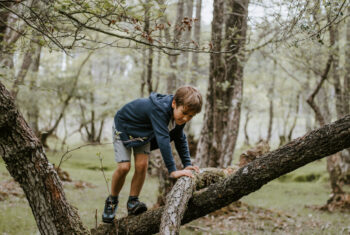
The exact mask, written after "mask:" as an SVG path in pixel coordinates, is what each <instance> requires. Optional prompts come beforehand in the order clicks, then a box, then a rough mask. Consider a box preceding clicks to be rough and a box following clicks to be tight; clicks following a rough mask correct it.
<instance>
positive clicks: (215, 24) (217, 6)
mask: <svg viewBox="0 0 350 235" xmlns="http://www.w3.org/2000/svg"><path fill="white" fill-rule="evenodd" d="M213 8H214V10H213V21H212V23H211V41H212V42H211V44H212V47H213V50H214V51H221V48H222V47H221V42H222V29H223V23H224V11H223V9H224V1H223V0H214V2H213ZM221 60H222V58H221V54H220V53H215V54H214V53H212V54H210V67H209V82H208V90H207V97H206V100H207V101H206V105H205V112H204V124H203V127H202V131H201V134H200V138H199V141H198V146H197V151H196V163H197V165H199V167H200V168H203V167H207V166H213V167H216V166H218V165H219V158H218V157H219V156H218V155H219V153H218V152H219V151H218V143H217V138H216V136H217V132H216V131H217V130H216V126H215V122H214V115H215V112H218V111H219V109H218V108H217V107H216V103H218V100H217V97H216V91H215V89H216V84H217V82H218V81H220V80H221V79H219V77H222V76H223V68H222V67H223V66H222V61H221ZM221 130H223V129H221Z"/></svg>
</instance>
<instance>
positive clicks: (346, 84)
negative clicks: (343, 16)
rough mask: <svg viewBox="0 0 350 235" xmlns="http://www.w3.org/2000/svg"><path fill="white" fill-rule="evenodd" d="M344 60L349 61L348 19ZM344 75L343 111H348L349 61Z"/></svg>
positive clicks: (349, 29)
mask: <svg viewBox="0 0 350 235" xmlns="http://www.w3.org/2000/svg"><path fill="white" fill-rule="evenodd" d="M347 11H348V14H350V7H348V10H347ZM345 58H346V59H345V60H346V61H350V20H349V19H348V21H347V23H346V49H345ZM345 70H346V73H345V77H344V113H345V114H349V113H350V63H346V64H345Z"/></svg>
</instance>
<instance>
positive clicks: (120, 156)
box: [112, 125, 151, 162]
mask: <svg viewBox="0 0 350 235" xmlns="http://www.w3.org/2000/svg"><path fill="white" fill-rule="evenodd" d="M116 132H117V130H116V129H115V127H114V125H113V127H112V133H113V134H112V137H113V146H114V159H115V161H116V162H130V160H131V149H132V150H133V152H134V155H135V154H138V153H142V154H147V155H149V154H150V153H151V144H150V143H149V142H148V143H147V144H145V145H142V146H139V147H133V148H127V147H125V146H124V144H123V142H122V141H121V140H120V137H119V135H117V134H116Z"/></svg>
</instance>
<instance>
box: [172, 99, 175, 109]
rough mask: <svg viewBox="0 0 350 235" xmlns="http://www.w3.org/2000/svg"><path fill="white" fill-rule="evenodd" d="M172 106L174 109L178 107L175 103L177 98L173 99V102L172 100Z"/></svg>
mask: <svg viewBox="0 0 350 235" xmlns="http://www.w3.org/2000/svg"><path fill="white" fill-rule="evenodd" d="M171 107H172V108H173V109H175V108H176V103H175V100H173V102H171Z"/></svg>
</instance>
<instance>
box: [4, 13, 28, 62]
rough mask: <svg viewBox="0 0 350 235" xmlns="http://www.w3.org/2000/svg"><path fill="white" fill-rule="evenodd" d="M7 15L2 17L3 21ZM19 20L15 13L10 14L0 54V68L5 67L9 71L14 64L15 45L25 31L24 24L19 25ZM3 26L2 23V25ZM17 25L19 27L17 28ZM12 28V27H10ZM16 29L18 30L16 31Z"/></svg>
mask: <svg viewBox="0 0 350 235" xmlns="http://www.w3.org/2000/svg"><path fill="white" fill-rule="evenodd" d="M6 14H7V13H4V14H3V15H2V17H1V20H3V19H4V18H5V15H6ZM18 21H19V18H18V16H16V15H15V14H13V13H10V14H9V15H8V17H7V20H6V23H7V26H6V29H5V32H3V34H4V35H3V41H2V43H1V46H0V48H1V50H0V51H1V53H0V66H5V67H7V68H9V69H12V68H13V66H14V64H13V55H14V50H15V43H16V42H17V40H18V39H19V38H20V36H21V35H22V34H21V33H22V32H23V31H24V30H23V28H24V27H23V24H20V23H18ZM0 24H1V23H0ZM16 24H17V25H18V24H19V26H17V27H16ZM8 26H11V27H8ZM14 28H16V30H17V31H16V30H14ZM3 29H4V28H3Z"/></svg>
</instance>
